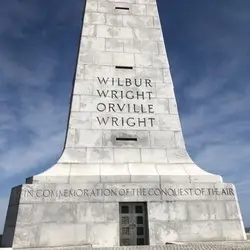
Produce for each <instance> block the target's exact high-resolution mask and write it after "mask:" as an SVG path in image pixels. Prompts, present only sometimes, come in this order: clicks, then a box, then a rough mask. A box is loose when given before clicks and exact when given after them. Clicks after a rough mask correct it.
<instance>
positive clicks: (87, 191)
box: [22, 187, 234, 198]
mask: <svg viewBox="0 0 250 250" xmlns="http://www.w3.org/2000/svg"><path fill="white" fill-rule="evenodd" d="M98 196H118V197H140V196H141V197H143V196H167V197H183V196H184V197H185V196H186V197H188V196H189V197H190V196H192V197H199V196H234V191H233V189H232V188H160V187H159V188H78V189H56V190H52V189H35V190H34V189H33V190H22V197H33V198H71V197H98Z"/></svg>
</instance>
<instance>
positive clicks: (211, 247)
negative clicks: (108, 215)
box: [3, 240, 250, 250]
mask: <svg viewBox="0 0 250 250" xmlns="http://www.w3.org/2000/svg"><path fill="white" fill-rule="evenodd" d="M3 249H6V250H7V249H8V250H9V249H12V248H3ZM14 249H17V250H247V249H248V250H249V249H250V241H249V240H248V241H218V242H198V243H185V242H173V243H169V244H167V245H159V246H127V247H103V248H102V247H98V248H96V247H91V246H89V245H81V246H65V247H49V248H14Z"/></svg>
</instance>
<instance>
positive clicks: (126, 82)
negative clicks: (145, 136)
mask: <svg viewBox="0 0 250 250" xmlns="http://www.w3.org/2000/svg"><path fill="white" fill-rule="evenodd" d="M97 81H98V84H99V85H100V89H96V94H97V96H98V97H99V98H100V99H101V101H100V102H99V103H97V105H96V110H97V111H98V113H100V115H98V116H97V117H96V119H97V122H98V124H99V125H100V126H101V127H106V126H112V127H117V128H118V127H127V128H133V127H139V128H145V127H147V128H150V127H154V125H155V118H154V117H153V114H154V105H153V102H152V99H153V84H152V82H151V80H150V79H131V78H125V79H123V80H122V79H120V78H109V77H107V78H104V77H97ZM118 113H120V114H122V115H118Z"/></svg>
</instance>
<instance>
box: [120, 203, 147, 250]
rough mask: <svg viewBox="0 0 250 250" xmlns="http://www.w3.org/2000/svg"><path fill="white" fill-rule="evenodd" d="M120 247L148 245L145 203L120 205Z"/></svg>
mask: <svg viewBox="0 0 250 250" xmlns="http://www.w3.org/2000/svg"><path fill="white" fill-rule="evenodd" d="M119 209H120V211H119V212H120V245H121V246H138V245H148V220H147V203H146V202H133V203H129V202H122V203H120V208H119Z"/></svg>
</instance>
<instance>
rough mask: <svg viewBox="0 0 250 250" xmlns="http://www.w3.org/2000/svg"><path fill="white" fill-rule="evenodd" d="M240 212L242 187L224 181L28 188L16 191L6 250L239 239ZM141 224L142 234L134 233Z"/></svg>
mask: <svg viewBox="0 0 250 250" xmlns="http://www.w3.org/2000/svg"><path fill="white" fill-rule="evenodd" d="M131 207H135V209H137V208H138V211H137V210H136V211H135V212H133V211H129V208H131ZM142 207H143V209H144V211H139V210H140V209H142ZM240 214H241V213H240V210H239V206H238V201H237V197H236V193H235V188H234V186H233V185H232V184H225V183H193V184H190V183H183V184H168V183H161V184H157V183H152V184H150V183H96V184H93V183H92V184H81V183H77V184H73V183H71V184H59V183H54V184H53V183H50V184H25V185H22V186H18V187H15V188H13V190H12V193H11V198H10V203H9V208H8V213H7V219H6V224H5V228H4V234H3V239H2V246H3V247H9V246H12V247H13V248H43V247H62V246H92V247H114V246H120V245H125V244H130V243H131V241H133V242H135V244H134V245H138V243H139V244H143V245H144V244H145V245H165V244H166V243H168V242H195V241H225V240H237V241H240V240H245V239H246V236H245V232H244V227H243V223H242V218H241V215H240ZM139 217H140V218H139ZM131 218H136V219H137V221H133V223H136V224H135V225H133V224H132V227H130V226H131V224H129V223H130V222H131V221H129V219H131ZM126 220H128V221H126ZM138 220H139V221H138ZM126 223H127V224H126ZM140 223H141V227H142V228H143V229H141V231H140V230H139V231H137V232H135V234H134V235H133V234H130V233H129V231H127V230H134V229H138V227H140ZM126 227H128V228H129V229H128V228H126ZM138 239H139V241H138ZM130 240H131V241H130ZM136 240H137V241H136Z"/></svg>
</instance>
